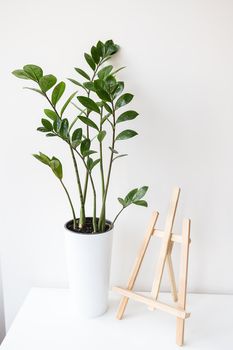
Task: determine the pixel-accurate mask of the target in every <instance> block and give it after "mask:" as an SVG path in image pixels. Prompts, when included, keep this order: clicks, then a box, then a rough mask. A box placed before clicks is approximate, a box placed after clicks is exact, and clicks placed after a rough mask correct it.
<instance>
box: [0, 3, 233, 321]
mask: <svg viewBox="0 0 233 350" xmlns="http://www.w3.org/2000/svg"><path fill="white" fill-rule="evenodd" d="M0 13H1V20H0V33H1V41H0V42H1V44H0V45H1V85H2V88H1V101H2V103H1V137H0V142H1V147H0V152H1V164H2V168H1V182H0V186H1V189H0V190H1V210H0V213H1V242H0V243H1V245H2V247H3V249H2V250H3V272H4V288H5V289H4V291H5V307H6V321H7V326H9V324H10V322H11V321H12V319H13V317H14V315H15V312H16V311H17V309H18V308H19V306H20V304H21V302H22V300H23V298H24V297H25V295H26V293H27V291H28V289H29V288H30V287H31V286H33V285H36V286H41V287H43V286H66V284H67V279H66V272H65V259H64V253H63V223H64V222H65V221H66V220H67V219H69V218H70V212H69V208H68V205H67V203H66V200H65V197H64V194H63V192H62V190H61V189H60V188H59V184H58V183H57V182H56V179H55V178H54V177H53V176H52V175H51V174H49V173H48V171H47V169H45V168H44V167H43V166H42V165H40V164H39V163H36V161H35V160H34V159H33V158H32V157H31V153H33V152H35V151H37V150H41V151H44V152H48V154H56V155H58V156H61V157H63V159H64V163H65V165H67V166H69V165H70V160H69V155H68V153H66V151H65V150H64V147H63V145H61V144H60V143H59V142H56V141H54V140H47V139H45V138H44V137H43V135H41V134H38V133H37V132H36V131H35V129H36V127H37V126H38V125H39V120H40V118H41V116H42V109H43V108H45V106H46V104H45V102H44V101H43V100H42V99H41V98H40V96H36V95H34V94H32V93H31V92H28V91H25V90H22V86H25V84H26V85H27V82H25V83H24V82H23V81H20V80H16V79H15V78H14V77H13V76H11V74H10V72H11V71H12V70H13V69H15V68H19V67H21V66H23V65H24V64H26V63H35V64H39V65H41V66H42V67H44V69H45V70H46V71H47V72H48V73H54V74H55V75H57V76H58V78H59V79H64V78H66V77H69V76H74V75H75V73H74V71H73V69H72V67H74V66H81V67H82V66H83V67H84V61H83V56H82V55H83V52H84V50H88V49H89V47H90V46H91V45H92V44H93V43H95V42H96V41H97V40H98V39H102V40H106V39H109V38H112V39H114V40H115V41H116V42H117V43H119V44H120V45H121V52H120V53H119V54H118V56H117V57H116V58H115V59H114V63H115V64H116V66H118V67H119V66H122V65H125V66H127V69H126V70H124V71H122V72H121V73H120V77H121V78H122V79H123V80H125V82H126V86H127V90H128V91H132V92H133V93H134V94H135V100H134V102H133V104H132V107H133V108H135V109H136V110H138V111H139V112H140V117H138V119H137V120H136V121H135V122H134V123H132V126H133V125H134V126H133V127H134V128H135V129H136V130H138V131H139V134H140V135H139V136H138V138H135V139H133V140H131V141H128V142H125V143H124V145H123V143H122V150H123V151H125V150H127V153H129V154H130V156H129V158H128V159H122V160H121V161H119V163H118V165H117V166H116V167H115V175H114V177H113V181H112V184H111V185H112V186H111V196H110V198H109V203H110V208H109V213H108V216H109V218H112V217H113V213H115V212H116V210H117V208H118V204H117V201H116V197H117V196H119V195H124V194H125V193H126V192H127V191H128V190H129V189H130V188H133V187H134V186H138V185H143V184H148V185H149V186H150V192H149V195H148V200H149V203H150V207H149V208H148V209H144V208H138V207H137V208H136V207H135V208H131V209H129V210H128V212H127V214H124V215H122V217H121V219H120V220H119V222H118V225H117V228H116V235H115V242H114V251H113V267H112V283H113V284H115V283H119V284H124V283H125V282H126V279H127V276H128V273H129V271H130V269H131V266H132V262H133V260H134V257H135V254H136V252H137V249H138V246H139V244H140V241H141V239H142V237H143V234H144V232H145V228H146V225H147V222H148V220H149V217H150V214H151V211H152V210H153V209H154V208H158V209H159V210H160V211H161V213H162V214H161V220H160V224H161V226H162V224H163V219H164V216H165V212H166V208H167V202H168V198H169V194H170V191H171V188H172V186H173V185H174V184H178V185H179V186H181V187H182V197H181V206H180V211H179V213H180V214H179V218H178V221H177V222H178V224H177V229H178V228H179V225H180V218H181V217H183V216H190V217H191V218H192V220H193V224H192V246H191V261H190V262H191V265H190V279H189V282H190V283H189V288H190V290H192V291H196V292H213V293H216V292H218V293H232V292H233V281H232V278H231V275H232V271H231V267H232V264H233V255H232V244H233V238H232V237H233V235H232V217H233V208H232V196H233V186H232V179H233V167H232V147H233V138H232V128H233V98H232V96H233V64H232V62H233V41H232V37H233V2H232V1H231V0H221V1H217V0H176V1H174V0H170V1H169V0H151V1H149V0H143V1H142V0H141V1H139V0H134V1H123V0H118V1H116V2H115V1H110V0H108V1H107V0H99V1H90V0H87V1H79V0H67V1H64V2H63V1H55V0H40V1H32V0H18V1H16V0H8V1H5V2H2V3H1V11H0ZM72 88H73V87H72ZM124 147H125V148H124ZM65 174H66V180H67V181H68V182H69V180H70V181H72V180H73V170H72V169H71V168H70V169H68V170H65ZM152 248H153V247H152ZM152 248H151V251H150V254H149V257H148V258H147V259H146V261H145V266H144V271H143V272H144V273H143V276H142V277H141V279H140V281H139V283H138V285H137V287H138V288H141V289H149V288H150V286H151V280H152V277H153V270H154V259H153V256H155V253H154V252H153V249H152ZM156 251H157V250H156ZM177 258H178V250H177V251H175V262H176V263H177ZM152 261H153V263H152ZM166 287H167V283H165V284H164V288H166Z"/></svg>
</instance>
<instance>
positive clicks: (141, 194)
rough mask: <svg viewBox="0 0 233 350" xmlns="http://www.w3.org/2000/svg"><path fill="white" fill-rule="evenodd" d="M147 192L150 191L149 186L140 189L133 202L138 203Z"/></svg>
mask: <svg viewBox="0 0 233 350" xmlns="http://www.w3.org/2000/svg"><path fill="white" fill-rule="evenodd" d="M147 191H148V186H143V187H141V188H139V190H138V191H137V192H136V193H135V195H134V197H133V201H138V200H139V199H141V198H142V197H144V196H145V194H146V192H147Z"/></svg>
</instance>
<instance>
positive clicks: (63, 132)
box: [59, 118, 69, 139]
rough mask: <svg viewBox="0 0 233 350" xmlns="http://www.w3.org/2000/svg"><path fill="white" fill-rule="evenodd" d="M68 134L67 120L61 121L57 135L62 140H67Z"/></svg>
mask: <svg viewBox="0 0 233 350" xmlns="http://www.w3.org/2000/svg"><path fill="white" fill-rule="evenodd" d="M68 134H69V122H68V119H66V118H65V119H62V120H61V126H60V129H59V135H60V136H61V137H62V138H63V139H67V138H68Z"/></svg>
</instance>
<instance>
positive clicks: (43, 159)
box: [33, 152, 50, 165]
mask: <svg viewBox="0 0 233 350" xmlns="http://www.w3.org/2000/svg"><path fill="white" fill-rule="evenodd" d="M33 157H35V158H36V159H37V160H39V161H40V162H41V163H44V164H46V165H49V163H50V158H49V157H48V156H46V154H44V153H41V152H39V154H33Z"/></svg>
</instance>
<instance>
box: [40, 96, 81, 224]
mask: <svg viewBox="0 0 233 350" xmlns="http://www.w3.org/2000/svg"><path fill="white" fill-rule="evenodd" d="M44 97H45V98H46V99H47V101H48V102H49V104H50V106H51V107H52V108H53V110H54V112H55V113H56V114H57V116H58V118H59V119H61V117H60V115H59V113H58V111H57V110H56V107H55V106H54V104H53V103H52V101H51V100H50V98H49V97H48V95H47V94H46V93H45V92H44ZM69 145H70V143H69ZM70 151H71V156H72V160H73V164H74V169H75V173H76V178H77V184H78V190H79V198H80V206H81V208H80V219H79V227H80V228H82V227H83V225H84V224H85V220H86V218H85V203H84V200H83V193H82V187H81V181H80V176H79V171H78V165H77V162H76V159H75V156H74V152H73V148H72V146H71V145H70Z"/></svg>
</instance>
